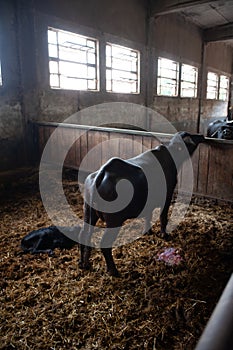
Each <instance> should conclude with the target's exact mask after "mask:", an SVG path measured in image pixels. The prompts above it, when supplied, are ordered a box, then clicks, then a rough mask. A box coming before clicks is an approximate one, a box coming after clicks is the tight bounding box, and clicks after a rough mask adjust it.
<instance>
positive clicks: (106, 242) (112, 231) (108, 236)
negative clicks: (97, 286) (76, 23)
mask: <svg viewBox="0 0 233 350" xmlns="http://www.w3.org/2000/svg"><path fill="white" fill-rule="evenodd" d="M119 230H120V227H115V228H106V230H105V232H104V235H103V237H102V240H101V251H102V253H103V255H104V258H105V261H106V265H107V272H108V274H109V275H110V276H114V277H119V276H120V274H119V272H118V270H117V268H116V265H115V262H114V259H113V256H112V246H113V244H114V242H115V240H116V239H117V235H118V232H119Z"/></svg>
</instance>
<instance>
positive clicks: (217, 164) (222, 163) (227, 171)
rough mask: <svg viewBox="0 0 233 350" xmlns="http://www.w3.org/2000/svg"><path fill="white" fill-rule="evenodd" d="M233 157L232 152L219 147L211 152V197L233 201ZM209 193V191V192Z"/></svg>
mask: <svg viewBox="0 0 233 350" xmlns="http://www.w3.org/2000/svg"><path fill="white" fill-rule="evenodd" d="M232 164H233V157H232V150H229V149H226V148H225V147H224V146H221V145H218V147H215V149H214V152H213V151H212V152H211V162H210V169H211V172H210V174H209V182H211V193H210V194H211V195H212V196H213V197H215V198H220V199H228V200H232V199H233V183H232V179H233V165H232ZM208 193H209V191H208Z"/></svg>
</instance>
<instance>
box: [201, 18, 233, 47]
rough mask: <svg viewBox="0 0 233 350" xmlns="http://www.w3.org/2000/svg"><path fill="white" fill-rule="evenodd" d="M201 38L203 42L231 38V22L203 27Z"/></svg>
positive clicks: (232, 28)
mask: <svg viewBox="0 0 233 350" xmlns="http://www.w3.org/2000/svg"><path fill="white" fill-rule="evenodd" d="M203 39H204V41H205V42H209V41H222V40H229V39H233V22H232V23H227V24H223V25H221V26H217V27H213V28H208V29H205V30H204V31H203Z"/></svg>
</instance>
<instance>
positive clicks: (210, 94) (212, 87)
mask: <svg viewBox="0 0 233 350" xmlns="http://www.w3.org/2000/svg"><path fill="white" fill-rule="evenodd" d="M206 98H207V99H211V100H217V99H218V75H217V74H216V73H213V72H208V74H207V93H206Z"/></svg>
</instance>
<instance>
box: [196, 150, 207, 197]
mask: <svg viewBox="0 0 233 350" xmlns="http://www.w3.org/2000/svg"><path fill="white" fill-rule="evenodd" d="M198 147H199V160H198V178H197V189H196V192H197V193H199V194H201V195H206V194H207V193H208V192H207V184H208V176H209V152H210V150H211V148H210V146H209V145H207V144H200V145H199V146H198Z"/></svg>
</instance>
